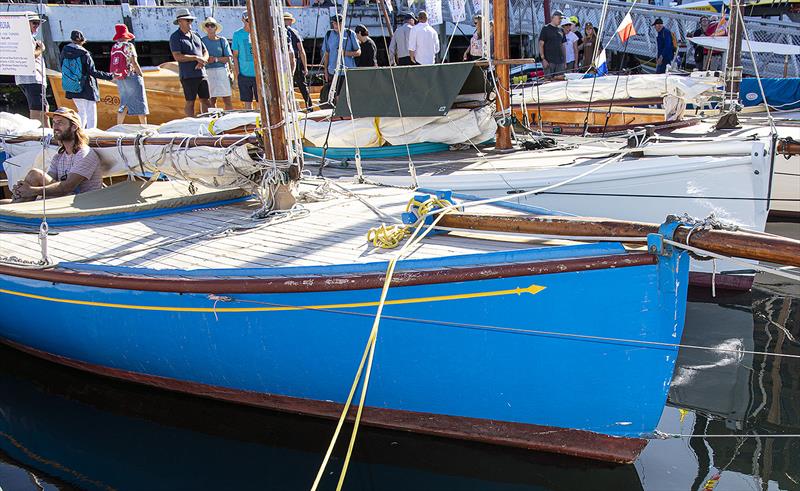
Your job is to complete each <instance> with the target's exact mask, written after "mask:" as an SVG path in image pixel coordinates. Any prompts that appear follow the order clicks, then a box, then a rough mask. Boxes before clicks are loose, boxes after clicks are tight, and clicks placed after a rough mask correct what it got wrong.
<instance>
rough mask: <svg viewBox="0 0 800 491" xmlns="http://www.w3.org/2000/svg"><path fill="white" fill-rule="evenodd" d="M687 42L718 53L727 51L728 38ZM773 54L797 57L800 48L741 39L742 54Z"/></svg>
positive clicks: (707, 38)
mask: <svg viewBox="0 0 800 491" xmlns="http://www.w3.org/2000/svg"><path fill="white" fill-rule="evenodd" d="M689 41H691V42H693V43H694V44H697V45H700V46H703V47H704V48H711V49H715V50H719V51H727V50H728V36H717V37H710V36H698V37H693V38H689ZM750 51H752V52H753V53H775V54H776V55H781V56H797V55H800V46H795V45H794V44H783V43H765V42H763V41H748V40H747V39H742V52H743V53H747V52H750Z"/></svg>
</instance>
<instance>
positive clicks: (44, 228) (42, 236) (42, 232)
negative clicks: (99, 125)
mask: <svg viewBox="0 0 800 491" xmlns="http://www.w3.org/2000/svg"><path fill="white" fill-rule="evenodd" d="M39 62H40V65H41V69H42V78H43V79H44V80H43V82H42V93H41V95H42V99H41V107H42V120H41V121H40V122H41V124H42V223H41V225H39V246H40V247H41V250H42V262H43V263H44V264H50V262H51V261H50V255H49V253H48V247H47V233H48V232H49V230H50V227H48V225H47V146H48V145H49V143H50V140H49V139H48V138H47V130H46V129H45V125H44V123H45V121H44V120H45V118H47V114H46V113H45V112H44V108H46V107H47V94H46V90H47V88H46V86H45V83H46V80H47V79H46V78H44V77H46V76H47V75H46V71H45V65H44V56H41V55H40V56H39ZM73 150H74V148H73Z"/></svg>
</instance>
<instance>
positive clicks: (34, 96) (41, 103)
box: [14, 12, 50, 128]
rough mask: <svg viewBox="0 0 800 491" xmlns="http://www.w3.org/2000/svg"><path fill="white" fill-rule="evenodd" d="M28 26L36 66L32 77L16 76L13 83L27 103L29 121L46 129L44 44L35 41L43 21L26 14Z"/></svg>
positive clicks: (33, 15)
mask: <svg viewBox="0 0 800 491" xmlns="http://www.w3.org/2000/svg"><path fill="white" fill-rule="evenodd" d="M26 15H27V17H28V24H29V25H30V28H31V42H32V43H33V56H34V64H35V65H36V68H35V71H34V73H33V75H16V76H14V83H16V84H17V86H19V88H20V89H21V90H22V93H23V94H25V99H26V100H27V102H28V111H29V116H30V118H31V119H35V120H37V121H41V122H42V124H43V125H44V126H46V127H48V128H49V127H50V121H49V120H48V119H47V118H46V117H45V112H47V99H46V98H45V91H46V89H47V77H45V76H44V71H43V66H44V63H43V62H42V54H43V53H44V43H42V42H41V41H39V40H37V39H35V37H34V36H36V33H37V32H38V31H39V26H41V25H42V22H44V19H42V18H41V17H39V14H37V13H36V12H26Z"/></svg>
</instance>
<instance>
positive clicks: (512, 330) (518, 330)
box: [233, 223, 800, 360]
mask: <svg viewBox="0 0 800 491" xmlns="http://www.w3.org/2000/svg"><path fill="white" fill-rule="evenodd" d="M433 228H438V227H435V223H434V224H433V226H432V227H428V228H426V231H428V230H432V229H433ZM417 230H419V229H417ZM233 301H235V302H240V303H248V304H255V305H264V306H270V307H292V308H297V309H303V310H310V311H314V312H325V313H331V314H340V315H350V316H356V317H373V315H374V314H371V313H367V312H354V311H350V310H340V309H333V308H325V307H314V306H311V305H306V306H295V305H289V304H281V303H275V302H263V301H258V300H247V299H239V298H235V299H233ZM382 317H383V318H384V319H388V320H393V321H401V322H413V323H416V324H427V325H432V326H440V327H452V328H457V329H470V330H477V331H492V332H503V333H508V334H519V335H523V336H546V337H558V338H563V339H569V340H584V341H598V342H605V343H615V344H631V345H637V346H641V347H643V348H645V349H662V348H677V349H695V350H701V351H709V352H714V353H734V354H737V355H739V356H740V357H741V356H742V355H754V356H765V357H774V358H785V359H792V360H800V355H795V354H790V353H775V352H769V351H755V350H743V349H737V348H726V347H724V346H702V345H696V344H684V343H668V342H663V341H646V340H642V339H633V338H618V337H611V336H596V335H591V334H579V333H574V332H562V331H547V330H543V329H526V328H522V327H506V326H497V325H493V324H476V323H470V322H453V321H444V320H436V319H425V318H420V317H406V316H396V315H383V316H382Z"/></svg>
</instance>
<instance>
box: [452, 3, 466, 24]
mask: <svg viewBox="0 0 800 491" xmlns="http://www.w3.org/2000/svg"><path fill="white" fill-rule="evenodd" d="M449 3H450V20H452V21H453V22H464V21H465V20H467V9H466V7H467V0H449Z"/></svg>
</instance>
